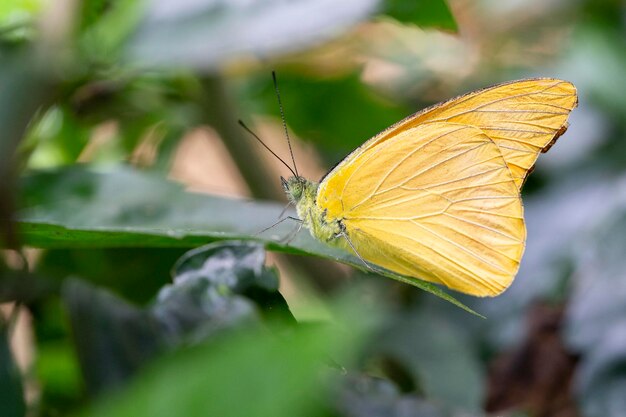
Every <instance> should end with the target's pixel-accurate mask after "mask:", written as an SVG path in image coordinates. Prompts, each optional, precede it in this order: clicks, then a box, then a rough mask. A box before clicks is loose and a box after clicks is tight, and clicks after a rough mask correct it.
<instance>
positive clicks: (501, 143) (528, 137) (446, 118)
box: [331, 78, 578, 188]
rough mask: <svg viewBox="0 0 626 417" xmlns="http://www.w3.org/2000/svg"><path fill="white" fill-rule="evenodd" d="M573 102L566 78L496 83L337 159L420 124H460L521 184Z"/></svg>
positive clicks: (564, 124) (559, 128)
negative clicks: (487, 141)
mask: <svg viewBox="0 0 626 417" xmlns="http://www.w3.org/2000/svg"><path fill="white" fill-rule="evenodd" d="M577 103H578V98H577V95H576V88H575V87H574V86H573V85H572V84H571V83H569V82H567V81H562V80H558V79H552V78H540V79H528V80H521V81H514V82H510V83H505V84H500V85H496V86H493V87H489V88H486V89H483V90H479V91H476V92H472V93H469V94H466V95H463V96H460V97H457V98H454V99H451V100H449V101H446V102H444V103H440V104H437V105H435V106H433V107H430V108H427V109H425V110H423V111H421V112H419V113H416V114H414V115H412V116H410V117H407V118H406V119H404V120H402V121H401V122H399V123H396V124H395V125H393V126H391V127H390V128H389V129H387V130H385V131H383V132H381V133H380V134H379V135H377V136H375V137H374V138H372V139H370V140H369V141H368V142H366V143H365V144H364V145H363V146H362V147H361V148H359V149H358V150H357V151H355V152H354V153H353V154H351V155H350V156H348V158H346V160H344V161H343V162H342V164H346V163H350V160H351V159H352V158H354V157H356V156H357V155H358V154H360V153H361V152H364V151H366V150H367V149H369V148H370V147H373V146H378V145H379V144H380V143H382V142H384V141H386V140H389V139H391V138H393V137H395V136H396V135H397V134H398V133H400V132H402V131H404V130H406V129H410V128H412V127H415V126H418V125H420V124H424V123H432V122H451V123H462V124H466V125H470V126H475V127H477V128H479V129H481V130H482V131H483V132H484V133H485V134H487V135H488V136H489V137H490V138H491V139H493V141H494V142H495V143H496V144H497V145H498V147H499V148H500V151H501V153H502V156H503V157H504V159H505V161H506V163H507V165H508V167H509V169H510V170H511V174H512V175H513V178H514V179H515V183H516V184H517V187H518V188H521V186H522V185H523V183H524V180H525V178H526V176H527V175H528V173H529V171H530V170H531V169H532V167H533V165H534V164H535V161H536V160H537V156H538V155H539V153H540V152H545V151H546V150H547V149H549V147H550V146H551V145H552V143H553V142H554V140H555V139H556V138H558V137H559V136H560V135H561V134H563V133H564V132H565V129H566V127H567V118H568V116H569V113H570V112H571V110H572V109H573V108H574V107H576V104H577ZM340 165H341V164H340ZM331 174H332V172H331Z"/></svg>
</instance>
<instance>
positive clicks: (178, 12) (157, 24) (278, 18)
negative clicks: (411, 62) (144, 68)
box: [129, 0, 378, 69]
mask: <svg viewBox="0 0 626 417" xmlns="http://www.w3.org/2000/svg"><path fill="white" fill-rule="evenodd" d="M377 5H378V0H364V1H363V0H344V1H342V2H336V1H332V0H322V1H320V0H301V1H298V2H284V1H280V0H257V1H252V2H239V3H236V2H228V1H219V0H201V1H176V0H164V1H160V2H152V4H151V7H150V8H149V9H148V15H147V17H146V19H145V21H144V22H143V23H142V24H141V25H140V27H139V30H138V31H137V33H136V34H135V37H134V39H133V41H132V43H131V47H130V52H129V55H130V57H131V58H132V59H134V60H138V61H140V62H148V63H152V64H158V65H162V66H167V67H181V66H182V67H189V66H191V67H196V68H197V67H201V68H212V69H215V68H216V67H219V66H220V65H222V64H224V63H225V62H227V61H230V60H233V59H235V58H241V57H249V56H257V57H267V56H271V55H274V54H278V53H285V52H290V51H298V50H301V49H303V48H305V47H309V46H311V45H315V44H318V43H320V42H322V41H324V40H327V39H329V38H331V37H333V36H336V34H337V33H338V32H341V31H343V30H345V29H346V28H347V27H349V26H351V25H353V24H354V23H356V22H358V21H360V20H362V19H364V18H365V17H367V16H368V15H369V14H371V13H373V12H374V11H375V10H376V7H377Z"/></svg>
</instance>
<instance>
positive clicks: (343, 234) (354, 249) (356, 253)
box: [337, 230, 376, 272]
mask: <svg viewBox="0 0 626 417" xmlns="http://www.w3.org/2000/svg"><path fill="white" fill-rule="evenodd" d="M337 237H343V238H344V239H346V242H348V245H349V246H350V248H351V249H352V251H353V252H354V253H355V255H356V256H357V257H358V258H359V259H360V260H361V262H363V265H365V267H366V268H367V269H369V270H370V271H372V272H376V270H375V269H374V268H372V266H371V265H370V264H368V263H367V262H366V261H365V259H363V257H362V256H361V255H360V254H359V251H357V250H356V248H355V247H354V245H353V244H352V241H351V240H350V238H349V237H348V234H347V233H346V231H345V230H342V231H341V232H340V233H338V234H337Z"/></svg>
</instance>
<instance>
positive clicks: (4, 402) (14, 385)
mask: <svg viewBox="0 0 626 417" xmlns="http://www.w3.org/2000/svg"><path fill="white" fill-rule="evenodd" d="M25 414H26V406H25V405H24V392H23V389H22V377H21V375H20V372H19V370H18V369H17V366H16V365H15V362H14V361H13V355H12V354H11V349H10V348H9V338H8V334H7V328H6V326H4V325H3V324H2V323H0V416H2V417H23V416H24V415H25Z"/></svg>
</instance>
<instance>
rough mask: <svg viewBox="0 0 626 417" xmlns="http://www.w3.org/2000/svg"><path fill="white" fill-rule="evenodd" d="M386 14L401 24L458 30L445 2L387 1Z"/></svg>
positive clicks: (438, 0)
mask: <svg viewBox="0 0 626 417" xmlns="http://www.w3.org/2000/svg"><path fill="white" fill-rule="evenodd" d="M384 12H385V14H387V15H388V16H391V17H393V18H394V19H396V20H398V21H400V22H405V23H414V24H416V25H418V26H420V27H423V28H428V27H434V28H438V29H445V30H449V31H453V32H456V31H457V30H458V27H457V25H456V21H455V20H454V17H453V16H452V13H451V12H450V9H449V7H448V5H447V4H446V2H445V0H385V10H384Z"/></svg>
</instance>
